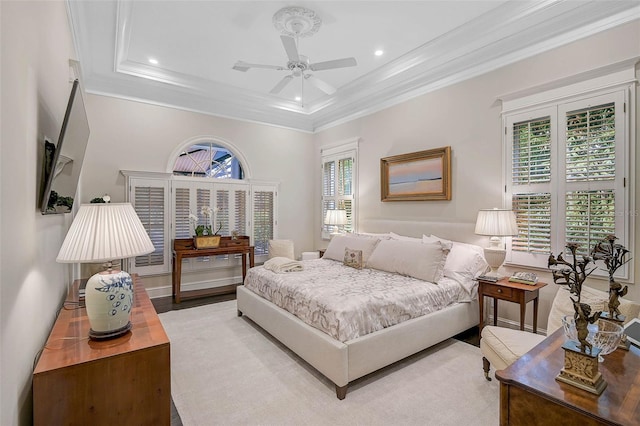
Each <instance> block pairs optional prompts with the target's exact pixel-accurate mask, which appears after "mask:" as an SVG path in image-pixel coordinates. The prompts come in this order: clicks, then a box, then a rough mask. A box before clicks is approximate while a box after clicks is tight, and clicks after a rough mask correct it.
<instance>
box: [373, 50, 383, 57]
mask: <svg viewBox="0 0 640 426" xmlns="http://www.w3.org/2000/svg"><path fill="white" fill-rule="evenodd" d="M373 54H374V55H376V56H382V55H383V54H384V50H382V49H378V50H376V51H375V52H373Z"/></svg>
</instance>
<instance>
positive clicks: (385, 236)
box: [352, 232, 391, 240]
mask: <svg viewBox="0 0 640 426" xmlns="http://www.w3.org/2000/svg"><path fill="white" fill-rule="evenodd" d="M352 235H356V236H358V237H367V238H378V239H380V240H389V239H391V235H389V233H383V234H376V233H374V232H358V233H357V234H352Z"/></svg>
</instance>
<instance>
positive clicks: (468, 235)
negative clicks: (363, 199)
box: [358, 219, 489, 247]
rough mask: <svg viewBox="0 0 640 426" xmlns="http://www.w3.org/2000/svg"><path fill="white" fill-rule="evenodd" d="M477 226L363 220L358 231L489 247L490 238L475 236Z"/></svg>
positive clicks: (393, 220)
mask: <svg viewBox="0 0 640 426" xmlns="http://www.w3.org/2000/svg"><path fill="white" fill-rule="evenodd" d="M475 226H476V224H475V222H454V221H442V220H438V221H413V220H396V219H363V220H360V222H359V224H358V230H359V231H360V232H375V233H381V232H395V233H396V234H400V235H406V236H409V237H421V236H422V235H423V234H424V235H431V234H434V235H437V236H438V237H441V238H446V239H448V240H452V241H460V242H463V243H469V244H476V245H479V246H481V247H485V246H487V245H488V244H489V237H485V236H482V235H476V234H474V230H475Z"/></svg>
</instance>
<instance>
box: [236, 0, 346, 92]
mask: <svg viewBox="0 0 640 426" xmlns="http://www.w3.org/2000/svg"><path fill="white" fill-rule="evenodd" d="M321 23H322V21H321V20H320V17H318V15H316V13H315V12H314V11H312V10H310V9H307V8H304V7H285V8H282V9H280V10H279V11H277V12H276V13H275V15H273V24H274V25H275V27H276V28H277V29H278V30H279V31H280V32H281V33H282V34H281V35H280V39H281V40H282V45H283V46H284V50H285V52H286V53H287V57H288V59H289V60H288V62H287V63H286V65H284V66H280V65H265V64H252V63H248V62H244V61H238V62H236V64H235V65H234V66H233V69H234V70H237V71H242V72H246V71H248V70H249V69H250V68H263V69H273V70H278V71H287V70H288V71H291V74H289V75H286V76H285V77H284V78H283V79H282V80H280V81H279V82H278V84H276V85H275V87H274V88H273V89H271V91H270V92H269V93H272V94H277V93H280V92H281V91H282V89H284V88H285V87H286V86H287V85H288V84H289V83H290V82H291V81H292V80H293V79H294V78H296V77H300V81H301V88H302V89H304V81H305V80H307V81H309V82H310V83H311V84H313V85H314V86H315V87H317V88H318V89H320V90H321V91H323V92H324V93H327V94H329V95H331V94H333V93H335V92H336V88H335V87H333V86H331V85H330V84H329V83H327V82H326V81H324V80H321V79H319V78H318V77H316V76H315V74H312V73H311V72H310V71H323V70H330V69H335V68H345V67H353V66H356V65H358V63H357V62H356V60H355V58H342V59H334V60H331V61H324V62H315V63H312V62H311V61H310V60H309V58H308V57H306V56H305V55H301V54H300V53H299V51H298V41H299V39H300V38H301V37H308V36H311V35H313V34H315V33H316V32H317V31H318V29H319V28H320V24H321ZM301 98H302V96H301Z"/></svg>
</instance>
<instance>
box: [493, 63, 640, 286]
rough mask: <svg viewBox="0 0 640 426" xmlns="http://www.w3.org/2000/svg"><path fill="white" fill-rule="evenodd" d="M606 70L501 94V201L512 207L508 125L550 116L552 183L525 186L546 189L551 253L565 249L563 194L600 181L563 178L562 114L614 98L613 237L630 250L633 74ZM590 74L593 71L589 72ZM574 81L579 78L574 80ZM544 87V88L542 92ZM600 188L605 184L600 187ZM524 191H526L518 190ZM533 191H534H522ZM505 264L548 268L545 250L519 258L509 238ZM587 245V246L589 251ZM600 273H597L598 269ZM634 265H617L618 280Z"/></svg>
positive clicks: (510, 131) (630, 276) (626, 70)
mask: <svg viewBox="0 0 640 426" xmlns="http://www.w3.org/2000/svg"><path fill="white" fill-rule="evenodd" d="M622 68H623V69H621V70H619V71H616V72H611V70H610V69H609V70H608V71H609V73H603V75H602V76H601V77H597V78H592V79H585V80H580V79H579V78H578V77H577V78H576V81H573V82H571V84H565V83H567V82H566V81H561V82H558V83H557V84H556V87H550V86H553V85H552V84H547V85H545V86H543V87H540V88H532V89H528V90H527V91H525V92H521V93H518V94H513V95H505V96H504V97H503V111H502V124H503V128H504V133H503V138H504V139H503V183H504V188H505V197H504V205H505V206H511V203H512V196H513V195H514V194H515V193H516V191H514V185H513V183H512V176H511V170H512V161H513V157H512V154H513V125H514V124H515V123H518V122H521V121H525V120H527V119H535V118H539V117H542V116H543V115H544V114H546V115H549V116H550V118H551V150H552V152H551V157H552V160H551V181H550V182H549V184H547V185H544V184H538V185H530V186H531V188H532V189H534V188H537V189H539V190H540V189H545V188H549V189H551V193H552V197H551V198H552V199H551V205H552V207H551V240H552V242H551V252H552V253H554V254H557V253H560V252H562V251H564V248H565V244H566V242H565V241H564V239H565V227H566V200H565V195H566V194H567V191H570V190H571V189H570V188H572V187H573V188H578V189H579V188H590V189H597V188H602V187H603V185H602V184H601V183H593V182H567V180H566V177H565V164H564V160H565V155H566V154H565V152H566V130H565V126H566V113H567V112H569V111H575V110H578V109H581V108H584V107H588V106H592V107H594V106H598V105H604V104H608V103H610V102H615V108H616V148H615V149H616V151H615V153H616V172H615V175H616V177H615V180H614V181H613V183H612V184H611V185H608V186H609V187H613V188H614V190H615V194H616V209H615V211H616V217H615V222H616V225H615V226H616V236H617V237H618V240H617V241H618V242H619V243H620V244H623V245H624V246H625V247H627V248H628V249H629V250H630V251H632V252H633V245H634V241H635V235H634V232H635V229H634V221H633V220H631V219H632V216H633V215H632V214H631V213H630V212H631V211H632V210H631V208H632V206H634V205H635V204H634V188H633V186H634V181H635V165H634V163H633V162H632V161H631V159H633V158H635V147H634V146H633V144H631V135H632V134H635V117H634V115H633V114H632V113H631V112H632V111H635V97H636V95H635V90H636V89H635V74H634V73H633V72H632V69H631V68H629V67H622ZM591 77H593V75H591ZM578 80H579V81H578ZM541 89H546V90H541ZM604 186H605V187H606V186H607V185H604ZM523 192H525V191H523ZM526 192H529V193H533V192H534V191H526ZM507 243H508V244H507V262H506V263H508V264H512V265H518V266H527V267H534V268H544V269H547V258H548V253H546V254H539V255H533V254H528V256H527V255H525V256H523V255H521V254H520V253H517V252H514V251H513V250H512V240H511V239H510V238H509V239H508V241H507ZM591 249H592V247H589V248H588V250H591ZM598 272H601V271H598ZM633 273H634V271H633V268H632V267H629V266H626V267H624V268H621V269H620V270H619V271H618V273H617V274H616V276H618V277H619V278H620V279H623V280H633Z"/></svg>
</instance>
